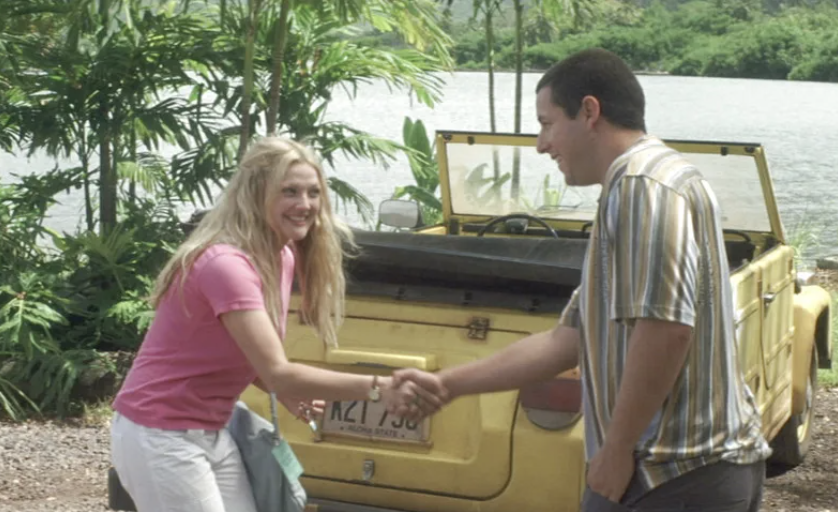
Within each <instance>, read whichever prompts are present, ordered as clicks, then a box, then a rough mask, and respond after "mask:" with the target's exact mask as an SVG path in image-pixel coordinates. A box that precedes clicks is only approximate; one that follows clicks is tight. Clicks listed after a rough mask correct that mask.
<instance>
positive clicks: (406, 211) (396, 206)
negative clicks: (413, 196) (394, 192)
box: [378, 199, 422, 228]
mask: <svg viewBox="0 0 838 512" xmlns="http://www.w3.org/2000/svg"><path fill="white" fill-rule="evenodd" d="M378 220H379V221H380V222H381V223H382V224H384V225H385V226H390V227H393V228H415V227H418V226H421V225H422V212H421V210H420V209H419V204H417V203H415V202H413V201H403V200H400V199H387V200H386V201H382V203H381V204H380V205H379V207H378Z"/></svg>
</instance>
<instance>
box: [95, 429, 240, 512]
mask: <svg viewBox="0 0 838 512" xmlns="http://www.w3.org/2000/svg"><path fill="white" fill-rule="evenodd" d="M111 461H112V463H113V466H114V468H116V471H117V473H118V474H119V479H120V481H121V482H122V485H123V487H125V490H126V491H128V493H129V494H130V495H131V498H132V499H133V500H134V504H135V505H136V506H137V511H138V512H256V505H255V504H254V501H253V492H252V490H251V488H250V482H249V481H248V479H247V473H246V472H245V469H244V465H243V464H242V460H241V455H240V454H239V450H238V447H237V446H236V443H235V441H233V438H232V437H231V436H230V433H229V432H228V431H227V430H226V429H222V430H218V431H210V430H162V429H157V428H148V427H143V426H142V425H138V424H136V423H134V422H132V421H131V420H129V419H128V418H126V417H124V416H122V415H120V414H119V413H115V414H114V417H113V420H112V423H111Z"/></svg>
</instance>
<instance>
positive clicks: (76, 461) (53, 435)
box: [0, 388, 838, 512]
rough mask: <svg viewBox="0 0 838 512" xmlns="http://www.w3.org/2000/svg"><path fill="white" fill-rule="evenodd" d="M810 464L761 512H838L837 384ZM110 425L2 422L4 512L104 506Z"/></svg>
mask: <svg viewBox="0 0 838 512" xmlns="http://www.w3.org/2000/svg"><path fill="white" fill-rule="evenodd" d="M810 450H811V451H810V452H809V456H808V458H807V460H806V462H805V463H804V464H803V465H802V466H800V467H798V468H796V469H794V470H793V471H789V472H787V473H786V474H784V475H780V476H776V477H773V478H771V479H769V480H768V484H767V486H766V493H765V500H764V504H763V507H762V510H763V511H764V512H781V511H788V512H791V511H794V512H838V464H836V460H838V388H835V389H832V390H821V391H820V393H818V402H817V404H816V419H815V438H814V441H813V444H812V446H811V449H810ZM109 452H110V446H109V437H108V429H107V426H106V425H99V426H84V425H80V424H78V423H62V424H57V423H26V424H22V425H12V424H0V512H12V511H14V512H48V511H49V512H52V511H61V512H93V511H104V510H108V508H107V487H106V479H107V470H108V465H109V463H108V460H109Z"/></svg>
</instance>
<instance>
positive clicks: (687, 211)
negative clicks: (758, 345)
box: [559, 135, 770, 489]
mask: <svg viewBox="0 0 838 512" xmlns="http://www.w3.org/2000/svg"><path fill="white" fill-rule="evenodd" d="M720 218H721V217H720V212H719V207H718V204H717V202H716V198H715V195H714V194H713V192H712V190H710V187H709V185H708V184H707V182H706V181H705V180H704V178H703V177H702V175H701V174H700V173H699V171H698V169H696V167H695V166H693V165H691V164H690V163H689V162H687V161H686V160H685V159H684V158H683V156H682V155H681V154H680V153H678V152H676V151H675V150H673V149H671V148H669V147H667V146H666V145H664V143H663V142H662V141H661V140H660V139H658V138H655V137H652V136H648V135H647V136H644V137H642V138H641V139H640V140H638V141H637V142H636V143H635V144H633V145H632V147H630V148H629V149H628V150H627V151H626V152H625V153H623V154H622V155H621V156H620V157H618V158H617V159H616V160H615V161H614V163H613V164H612V165H611V167H610V168H609V170H608V173H607V175H606V179H605V182H604V184H603V188H602V195H601V197H600V201H599V211H598V213H597V218H596V220H595V224H594V226H593V228H592V230H591V239H590V243H589V245H588V251H587V254H586V258H585V264H584V267H583V274H582V281H581V284H580V286H579V288H578V289H577V290H576V291H575V292H574V294H573V297H572V299H571V301H570V303H569V304H568V306H567V308H566V309H565V311H564V312H563V313H562V316H561V319H560V321H559V322H560V323H561V324H563V325H569V326H573V327H576V328H578V329H579V331H580V334H581V339H582V344H581V347H580V358H579V362H580V369H581V374H582V389H583V407H584V418H585V420H584V421H585V438H586V452H587V456H588V457H589V458H590V457H593V455H594V454H595V453H596V451H597V450H598V449H599V447H601V446H602V444H603V441H604V439H605V434H606V432H607V430H608V426H609V423H610V422H611V417H612V413H613V411H614V405H615V402H616V399H617V391H618V388H619V382H620V380H621V379H622V376H623V371H624V365H625V361H626V357H627V353H628V342H629V338H630V336H631V332H632V326H633V325H634V320H635V319H641V318H652V319H660V320H669V321H673V322H679V323H682V324H686V325H689V326H691V327H692V328H693V331H692V333H693V339H692V344H691V347H690V350H689V353H688V355H687V360H686V362H685V364H684V367H683V368H682V370H681V372H680V374H679V375H678V378H677V380H676V382H675V385H674V387H673V390H672V392H671V393H670V394H669V396H668V397H667V399H666V400H665V401H664V404H663V406H662V408H661V409H660V410H659V411H658V412H657V414H656V415H655V417H654V418H653V420H652V423H651V424H650V425H649V426H648V427H647V429H646V430H645V432H644V433H643V434H642V435H641V438H640V439H639V441H638V442H637V445H636V447H635V457H636V459H637V468H636V469H637V474H638V476H639V477H640V479H641V482H642V483H643V484H644V485H645V487H646V488H647V489H652V488H655V487H657V486H658V485H660V484H662V483H664V482H666V481H667V480H670V479H672V478H674V477H677V476H680V475H682V474H684V473H685V472H687V471H690V470H692V469H695V468H698V467H700V466H703V465H706V464H711V463H714V462H718V461H722V460H724V461H728V462H732V463H742V464H748V463H753V462H757V461H759V460H763V459H765V458H767V457H768V455H769V454H770V448H769V447H768V444H767V442H766V440H765V438H764V437H763V435H762V432H761V420H760V417H759V413H758V409H757V407H756V403H755V400H754V396H753V394H752V393H751V391H750V389H749V388H748V386H747V385H746V384H745V380H744V376H743V373H742V370H741V368H740V365H739V360H738V356H737V348H736V340H735V330H734V323H733V310H734V308H733V299H732V291H731V285H730V271H729V269H728V263H727V256H726V252H725V247H724V240H723V234H722V228H721V224H720Z"/></svg>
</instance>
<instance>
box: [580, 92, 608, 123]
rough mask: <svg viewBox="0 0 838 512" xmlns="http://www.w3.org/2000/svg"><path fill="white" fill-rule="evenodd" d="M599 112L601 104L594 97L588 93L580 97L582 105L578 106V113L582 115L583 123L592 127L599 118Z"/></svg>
mask: <svg viewBox="0 0 838 512" xmlns="http://www.w3.org/2000/svg"><path fill="white" fill-rule="evenodd" d="M601 113H602V110H601V105H600V104H599V100H598V99H596V97H594V96H590V95H589V96H585V97H584V98H582V105H581V106H580V108H579V114H580V115H582V116H584V119H585V124H587V125H588V127H589V128H593V127H594V125H595V124H596V122H597V121H598V120H599V117H600V114H601Z"/></svg>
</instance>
